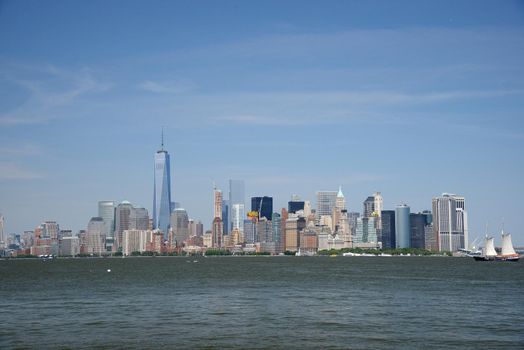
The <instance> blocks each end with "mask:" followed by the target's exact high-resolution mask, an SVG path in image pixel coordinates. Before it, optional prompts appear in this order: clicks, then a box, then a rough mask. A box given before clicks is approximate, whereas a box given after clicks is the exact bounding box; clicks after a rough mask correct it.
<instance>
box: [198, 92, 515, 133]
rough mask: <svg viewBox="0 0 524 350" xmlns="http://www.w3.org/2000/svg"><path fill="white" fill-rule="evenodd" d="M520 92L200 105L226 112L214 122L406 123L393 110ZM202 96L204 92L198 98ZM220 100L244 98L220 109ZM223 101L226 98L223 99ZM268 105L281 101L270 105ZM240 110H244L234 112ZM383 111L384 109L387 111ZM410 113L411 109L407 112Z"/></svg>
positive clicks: (287, 95)
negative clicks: (229, 112)
mask: <svg viewBox="0 0 524 350" xmlns="http://www.w3.org/2000/svg"><path fill="white" fill-rule="evenodd" d="M518 95H524V90H519V89H510V90H451V91H436V92H428V93H409V92H395V91H319V92H282V93H279V92H270V93H239V94H225V95H220V96H215V97H207V100H208V101H207V102H208V103H202V105H203V106H210V107H209V108H211V109H212V108H213V105H220V106H221V109H230V110H231V114H224V115H222V116H217V117H216V118H215V120H216V121H218V122H224V123H231V124H245V125H260V126H272V125H279V126H296V125H326V124H339V123H348V122H373V123H380V124H384V123H385V124H392V123H393V124H398V123H405V119H406V117H404V118H402V117H398V116H395V115H396V114H399V113H396V109H402V108H405V107H412V106H418V107H420V105H426V104H428V105H429V104H431V105H438V104H442V103H447V102H451V101H459V100H472V99H490V98H498V97H506V96H518ZM201 98H202V99H206V97H201ZM224 101H243V103H238V104H230V105H229V106H226V108H224ZM226 103H227V102H226ZM271 106H286V108H278V107H277V108H272V107H271ZM238 109H244V110H247V111H248V112H249V113H245V114H238V113H235V110H238ZM386 110H387V113H384V112H383V111H386ZM409 115H410V116H411V117H412V116H413V113H410V114H409Z"/></svg>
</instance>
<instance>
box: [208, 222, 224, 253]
mask: <svg viewBox="0 0 524 350" xmlns="http://www.w3.org/2000/svg"><path fill="white" fill-rule="evenodd" d="M222 230H223V225H222V219H220V218H214V219H213V226H212V230H211V246H212V247H213V248H222V247H223V242H222V238H223V235H224V233H223V231H222Z"/></svg>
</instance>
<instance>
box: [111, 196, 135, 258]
mask: <svg viewBox="0 0 524 350" xmlns="http://www.w3.org/2000/svg"><path fill="white" fill-rule="evenodd" d="M132 211H133V205H131V203H130V202H128V201H126V200H124V201H122V203H120V204H119V205H118V206H117V207H116V211H115V241H116V246H115V248H120V247H121V246H122V234H123V232H124V231H125V230H130V229H132V228H133V225H132V224H131V221H132V220H131V215H132V214H131V212H132Z"/></svg>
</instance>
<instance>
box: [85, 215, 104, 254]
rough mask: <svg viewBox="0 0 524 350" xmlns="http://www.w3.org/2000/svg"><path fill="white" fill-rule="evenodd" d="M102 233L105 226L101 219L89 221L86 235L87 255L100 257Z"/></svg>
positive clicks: (102, 243) (102, 246)
mask: <svg viewBox="0 0 524 350" xmlns="http://www.w3.org/2000/svg"><path fill="white" fill-rule="evenodd" d="M104 231H105V225H104V219H103V218H101V217H93V218H91V220H89V223H88V224H87V233H86V243H87V244H86V249H87V253H89V254H97V255H100V254H102V252H104V250H105V248H104V240H105V235H104Z"/></svg>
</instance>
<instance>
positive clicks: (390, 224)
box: [381, 210, 396, 249]
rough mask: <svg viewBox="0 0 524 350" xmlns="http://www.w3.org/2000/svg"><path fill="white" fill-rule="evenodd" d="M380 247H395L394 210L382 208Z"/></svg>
mask: <svg viewBox="0 0 524 350" xmlns="http://www.w3.org/2000/svg"><path fill="white" fill-rule="evenodd" d="M381 220H382V229H381V234H382V248H384V249H387V248H393V249H394V248H395V247H396V239H395V238H396V235H395V211H394V210H382V213H381Z"/></svg>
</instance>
